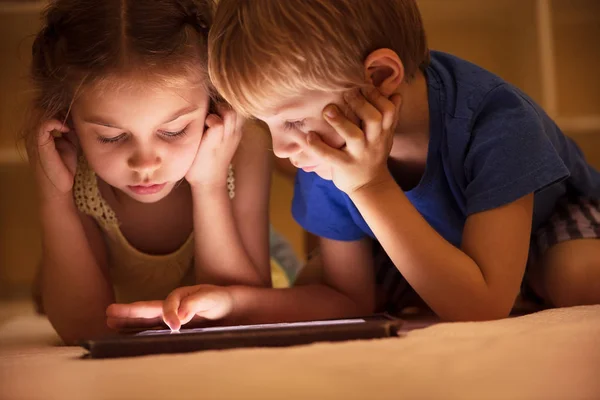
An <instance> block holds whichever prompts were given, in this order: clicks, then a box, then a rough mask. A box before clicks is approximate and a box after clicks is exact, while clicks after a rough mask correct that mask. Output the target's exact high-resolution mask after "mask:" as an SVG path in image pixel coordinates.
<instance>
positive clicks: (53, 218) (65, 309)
mask: <svg viewBox="0 0 600 400" xmlns="http://www.w3.org/2000/svg"><path fill="white" fill-rule="evenodd" d="M41 224H42V241H43V255H42V263H41V264H42V265H41V268H42V269H41V291H42V301H43V306H44V311H45V312H46V314H47V315H48V319H49V320H50V322H51V323H52V325H53V326H54V328H55V329H56V331H57V333H58V334H59V335H60V337H61V338H62V339H63V340H64V341H65V343H67V344H71V343H73V342H75V341H77V340H80V339H88V338H92V337H98V336H101V335H104V334H108V333H109V328H108V326H107V325H106V314H105V310H106V307H107V306H108V305H109V304H111V303H113V302H114V293H113V290H112V287H111V285H110V282H109V278H108V271H107V262H106V250H105V245H104V241H103V239H102V236H101V233H100V230H99V228H98V227H97V226H96V223H95V222H94V221H93V220H92V219H91V218H90V217H88V216H87V215H83V214H80V213H79V212H78V211H77V209H76V207H75V204H74V202H73V200H72V196H68V198H61V199H52V200H48V201H45V202H44V204H43V205H42V207H41Z"/></svg>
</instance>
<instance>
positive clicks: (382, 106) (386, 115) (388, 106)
mask: <svg viewBox="0 0 600 400" xmlns="http://www.w3.org/2000/svg"><path fill="white" fill-rule="evenodd" d="M362 93H363V95H364V96H365V98H366V99H367V100H368V101H369V102H370V103H371V104H373V105H374V106H375V108H377V110H378V111H379V113H380V114H381V128H383V130H385V131H387V130H389V129H390V128H391V127H392V125H393V124H394V120H395V116H396V105H395V104H394V103H393V102H392V100H391V99H388V98H387V97H385V96H383V95H382V94H381V92H380V91H379V90H378V89H377V88H375V87H370V88H367V89H363V90H362Z"/></svg>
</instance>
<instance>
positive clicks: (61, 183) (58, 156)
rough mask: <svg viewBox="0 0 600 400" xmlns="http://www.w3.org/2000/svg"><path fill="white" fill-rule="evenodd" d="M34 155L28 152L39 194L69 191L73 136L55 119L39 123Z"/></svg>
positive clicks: (73, 167)
mask: <svg viewBox="0 0 600 400" xmlns="http://www.w3.org/2000/svg"><path fill="white" fill-rule="evenodd" d="M37 144H38V155H37V160H36V157H35V155H32V154H30V160H31V162H32V163H35V164H34V165H35V171H36V178H37V181H38V185H39V188H40V194H41V195H42V196H43V197H44V198H53V197H61V196H64V195H69V194H70V192H71V191H72V189H73V181H74V177H75V171H76V169H77V137H76V136H75V134H74V132H72V131H70V130H69V128H68V127H67V126H65V125H64V124H63V123H62V122H60V121H58V120H55V119H53V120H49V121H47V122H45V123H44V124H42V126H41V127H40V130H39V132H38V143H37Z"/></svg>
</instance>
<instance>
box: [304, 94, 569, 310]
mask: <svg viewBox="0 0 600 400" xmlns="http://www.w3.org/2000/svg"><path fill="white" fill-rule="evenodd" d="M346 101H347V103H348V105H349V106H350V107H351V109H352V110H353V111H354V112H355V113H356V115H357V116H358V118H359V119H360V120H361V121H362V124H361V127H359V126H358V125H356V124H354V123H353V122H352V121H350V120H348V119H347V118H345V117H344V116H343V115H342V113H341V112H340V111H339V109H337V107H336V106H327V107H326V109H325V112H324V118H325V119H326V120H327V121H328V122H329V124H330V125H331V126H332V127H333V128H334V129H335V130H336V131H337V132H338V133H339V134H340V136H342V137H343V138H344V139H345V141H346V146H345V147H344V148H343V149H332V148H331V147H329V146H327V145H326V144H325V143H324V142H322V141H321V140H320V139H319V137H318V136H317V135H310V134H309V135H308V144H309V146H311V148H312V151H313V152H314V153H315V154H316V155H317V156H319V157H320V158H321V159H323V160H325V161H327V162H328V163H330V164H331V165H332V166H333V169H334V182H335V184H336V186H337V187H338V188H340V189H341V190H343V191H344V192H346V194H348V196H349V197H350V198H351V200H352V201H353V203H354V204H355V205H356V207H357V208H358V210H359V211H360V213H361V215H362V216H363V217H364V219H365V221H366V222H367V224H368V225H369V227H370V228H371V229H372V231H373V233H374V234H375V236H376V237H377V239H378V240H379V241H380V243H381V244H382V246H383V248H384V249H385V251H386V252H387V253H388V255H389V256H390V258H391V259H392V261H393V262H394V264H395V266H396V268H398V270H399V271H400V272H401V273H402V275H403V276H404V277H405V278H406V280H407V281H408V283H409V284H410V285H411V286H412V287H413V288H414V289H415V290H416V291H417V293H418V294H419V295H420V296H421V297H422V298H423V300H424V301H425V302H426V303H428V305H429V306H430V307H431V308H432V309H433V310H434V311H435V312H436V313H437V314H438V315H439V316H440V317H441V318H443V319H447V320H452V321H456V320H484V319H494V318H501V317H506V316H507V315H508V314H509V312H510V310H511V307H512V305H513V303H514V300H515V298H516V296H517V294H518V291H519V287H520V284H521V280H522V278H523V274H524V271H525V264H526V261H527V255H528V249H529V240H530V233H531V225H532V219H533V197H534V195H533V194H532V192H533V191H534V190H535V187H533V186H530V187H531V190H528V191H523V189H521V190H522V193H523V194H522V195H521V196H522V197H521V198H520V199H518V200H515V201H512V202H508V203H507V204H505V205H502V206H496V207H495V208H494V207H490V209H489V210H488V211H482V212H475V213H473V214H472V215H471V216H469V217H468V218H467V221H466V224H465V226H464V231H463V239H462V247H461V248H460V249H458V248H456V247H454V246H453V245H452V244H451V243H449V242H448V241H446V240H445V239H444V238H443V237H442V236H441V235H440V234H438V233H437V232H436V231H435V229H433V228H432V227H431V226H430V225H429V224H428V223H427V221H426V220H425V219H424V218H423V217H422V216H421V215H420V213H419V212H418V211H417V209H416V208H415V207H414V206H413V205H412V204H411V203H410V201H409V200H408V198H407V197H406V195H405V194H404V192H402V190H401V189H400V187H399V186H398V185H397V184H396V182H395V181H394V179H393V177H392V176H391V174H390V172H389V170H388V167H387V157H388V155H389V153H390V149H391V148H392V140H393V135H394V132H395V124H396V123H397V117H396V115H397V113H398V112H399V110H400V109H401V107H402V98H401V97H400V96H399V95H392V96H391V97H390V98H387V97H384V96H383V95H381V93H380V92H379V91H378V90H373V89H371V90H363V91H362V92H361V93H360V94H358V95H352V96H348V97H346ZM515 107H516V110H517V111H518V110H521V108H522V107H523V105H522V104H521V103H520V102H517V104H516V105H515ZM534 122H535V121H534ZM496 123H498V122H497V121H496ZM533 125H534V126H532V127H531V129H532V131H533V132H535V129H538V131H539V129H541V128H539V127H537V126H536V125H535V124H533ZM506 129H512V130H511V132H517V133H518V132H523V131H527V129H528V128H527V126H524V127H523V128H521V129H516V128H508V127H507V128H506ZM493 132H496V133H497V135H495V136H494V135H492V138H497V137H498V136H499V132H497V129H496V130H494V131H493ZM532 137H533V138H534V139H537V137H534V136H533V135H532ZM542 139H543V138H540V140H537V141H536V140H534V141H533V142H534V143H530V144H529V145H530V147H531V148H532V149H543V148H544V145H546V147H548V143H546V142H547V140H546V141H545V142H544V140H542ZM512 143H522V142H519V141H513V142H512ZM489 146H490V145H489V144H487V145H486V147H488V148H489ZM508 149H512V147H510V146H509V147H508ZM506 154H511V153H510V152H507V148H505V147H503V148H501V149H500V151H499V154H498V155H496V157H499V156H504V157H506ZM488 155H489V154H488ZM486 159H487V158H486V157H485V156H484V157H483V158H481V157H480V158H477V160H476V161H480V163H482V164H483V166H484V167H486V166H488V164H490V165H492V166H495V165H497V164H494V163H492V162H489V163H486V162H485V161H486ZM515 165H519V166H520V165H521V164H519V163H516V164H515ZM523 165H527V164H523ZM542 165H543V163H542ZM481 168H483V167H482V166H481V165H479V166H478V168H472V169H481ZM537 168H538V170H539V169H540V166H539V165H537ZM521 171H522V170H519V173H521ZM559 177H560V175H556V176H555V177H554V176H553V177H552V178H549V177H547V176H546V177H544V178H543V179H542V180H541V181H540V182H537V183H538V185H537V187H543V184H544V183H545V184H547V183H548V182H552V181H553V180H555V179H558V178H559ZM486 179H487V180H488V181H489V180H490V179H492V177H491V176H490V174H487V176H486ZM484 183H486V184H487V182H484ZM492 183H495V182H492ZM483 186H484V188H488V187H487V186H486V185H483ZM491 186H492V187H494V185H491ZM495 187H496V188H498V187H501V186H499V185H495ZM481 190H482V189H480V191H479V192H478V193H485V191H481ZM488 193H489V192H488ZM525 193H529V194H527V195H525ZM501 194H502V193H497V196H498V195H501Z"/></svg>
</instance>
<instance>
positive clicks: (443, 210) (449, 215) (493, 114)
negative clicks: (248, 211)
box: [292, 51, 600, 247]
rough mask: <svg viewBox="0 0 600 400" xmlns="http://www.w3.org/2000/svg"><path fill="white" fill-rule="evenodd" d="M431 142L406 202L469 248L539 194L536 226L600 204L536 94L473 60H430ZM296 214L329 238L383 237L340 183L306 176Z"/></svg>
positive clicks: (599, 176)
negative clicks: (472, 223) (576, 204)
mask: <svg viewBox="0 0 600 400" xmlns="http://www.w3.org/2000/svg"><path fill="white" fill-rule="evenodd" d="M425 75H426V79H427V87H428V98H429V115H430V117H429V118H430V125H429V126H430V138H429V148H428V153H427V164H426V167H425V172H424V174H423V176H422V178H421V181H420V182H419V184H418V185H417V186H416V187H415V188H413V189H412V190H410V191H406V192H405V193H406V196H407V197H408V199H409V200H410V202H411V203H412V204H413V205H414V206H415V208H416V209H417V210H418V211H419V212H420V213H421V215H423V217H424V218H425V219H426V220H427V222H429V224H430V225H431V226H432V227H433V228H434V229H435V230H436V231H437V232H438V233H440V234H441V235H442V236H443V237H444V238H445V239H446V240H448V241H449V242H450V243H452V244H453V245H455V246H457V247H460V245H461V240H462V232H463V227H464V224H465V220H466V218H467V217H468V216H469V215H471V214H473V213H477V212H480V211H485V210H489V209H493V208H496V207H500V206H502V205H505V204H508V203H511V202H513V201H515V200H517V199H519V198H521V197H523V196H525V195H527V194H529V193H535V200H534V212H533V225H532V229H533V230H535V229H537V228H538V227H539V226H540V225H541V224H542V222H544V221H545V220H547V219H548V218H549V217H550V215H551V213H552V211H553V209H554V206H555V204H556V201H557V200H558V198H559V197H561V196H563V195H566V194H574V195H581V196H591V197H596V198H599V197H600V173H598V171H596V170H595V169H593V168H592V167H591V166H589V165H588V164H587V163H586V161H585V159H584V156H583V154H582V153H581V150H580V149H579V148H578V147H577V145H576V144H575V143H574V142H573V141H572V140H571V139H569V138H568V137H566V136H565V135H564V134H563V133H562V132H561V131H560V129H559V128H558V127H557V126H556V124H555V123H554V122H553V121H552V120H551V119H550V118H549V117H548V115H546V113H545V112H544V111H543V110H542V109H541V108H540V107H539V106H538V105H537V104H535V102H534V101H533V100H531V99H530V98H529V97H528V96H527V95H525V94H524V93H523V92H521V91H520V90H519V89H517V88H516V87H514V86H512V85H510V84H508V83H507V82H505V81H503V80H502V79H500V78H499V77H497V76H496V75H494V74H492V73H490V72H488V71H486V70H484V69H482V68H480V67H477V66H476V65H473V64H471V63H469V62H467V61H464V60H461V59H459V58H457V57H454V56H451V55H449V54H445V53H441V52H434V51H432V52H431V64H430V65H429V67H428V68H427V70H426V74H425ZM292 213H293V215H294V218H295V219H296V220H297V221H298V223H299V224H300V225H301V226H302V227H303V228H304V229H306V230H307V231H309V232H311V233H313V234H315V235H318V236H321V237H325V238H329V239H334V240H344V241H352V240H358V239H361V238H363V237H365V236H370V237H372V238H375V236H374V235H373V232H372V231H371V229H369V226H368V225H367V223H366V222H365V220H364V219H363V217H362V216H361V214H360V212H359V211H358V209H357V208H356V206H355V205H354V204H353V203H352V201H351V200H350V198H349V197H348V196H347V195H346V194H345V193H344V192H342V191H340V190H339V189H337V188H336V187H335V185H334V184H333V182H331V181H327V180H324V179H322V178H320V177H319V176H317V175H316V174H315V173H306V172H304V171H298V174H297V176H296V184H295V193H294V200H293V203H292Z"/></svg>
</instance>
